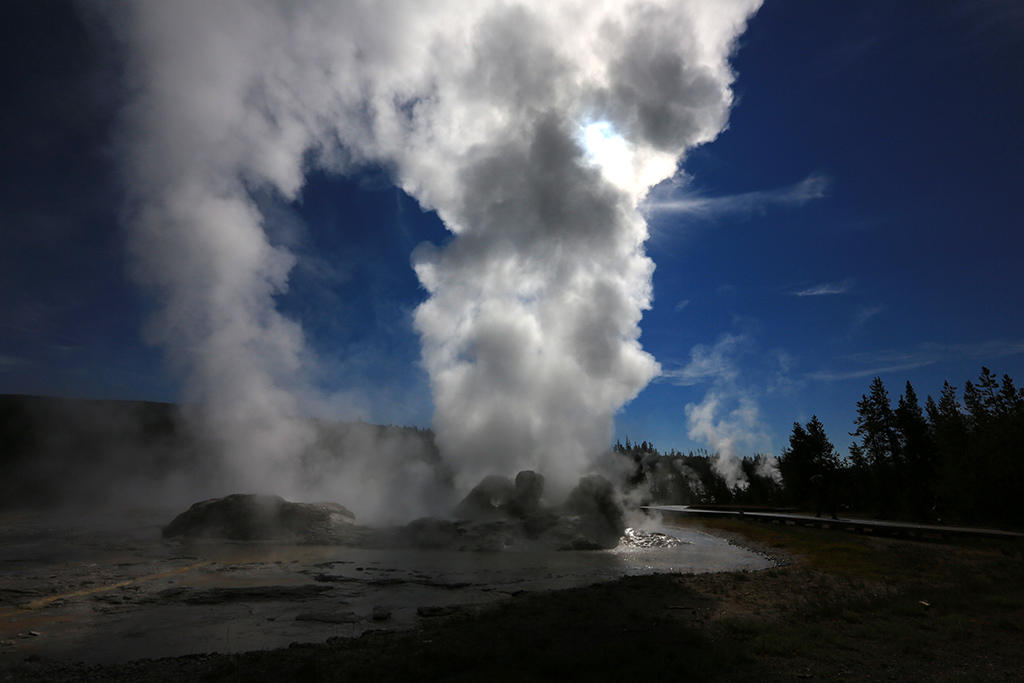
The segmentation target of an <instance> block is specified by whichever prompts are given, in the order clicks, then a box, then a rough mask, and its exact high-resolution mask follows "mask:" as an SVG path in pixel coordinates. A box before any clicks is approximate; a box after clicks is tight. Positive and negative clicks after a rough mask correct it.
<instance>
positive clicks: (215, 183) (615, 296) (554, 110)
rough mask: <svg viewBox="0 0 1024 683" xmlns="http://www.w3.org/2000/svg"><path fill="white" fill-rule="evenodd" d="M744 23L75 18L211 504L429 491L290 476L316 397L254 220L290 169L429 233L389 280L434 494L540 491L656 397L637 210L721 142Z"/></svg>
mask: <svg viewBox="0 0 1024 683" xmlns="http://www.w3.org/2000/svg"><path fill="white" fill-rule="evenodd" d="M758 4H759V0H687V1H685V2H684V1H681V0H638V1H630V2H599V3H595V2H591V1H589V0H566V1H562V2H553V1H552V0H520V1H518V2H507V1H505V0H480V1H477V2H472V3H467V2H464V1H463V0H432V1H430V2H424V1H422V0H415V1H412V0H390V1H382V2H373V3H361V2H345V1H338V0H299V1H290V2H276V1H274V0H256V1H254V0H216V1H214V0H180V1H177V2H143V1H126V2H103V1H99V2H96V3H94V4H93V5H90V7H91V6H96V7H98V8H100V10H101V11H102V12H103V13H104V14H105V16H106V17H108V18H109V20H110V24H111V26H113V28H114V30H115V31H116V32H117V34H118V36H119V38H120V44H122V45H123V46H124V48H125V49H126V51H127V54H126V68H125V75H126V81H127V82H126V102H127V104H126V106H125V109H124V112H123V115H122V119H121V121H122V125H121V129H120V130H121V132H120V135H119V137H118V150H119V154H120V159H121V162H122V167H123V178H124V185H125V190H126V206H125V212H124V216H125V222H126V224H127V226H128V228H129V232H130V242H131V252H132V254H133V258H134V271H135V274H136V276H137V279H138V280H139V281H140V282H141V283H142V284H143V285H144V286H146V287H147V288H148V289H149V291H150V292H151V294H152V295H153V296H154V298H155V299H156V301H157V302H158V305H159V310H158V312H157V313H156V315H155V316H154V318H153V320H152V323H151V325H150V327H149V329H148V334H149V336H150V338H151V339H152V340H153V341H154V342H156V343H158V344H161V345H162V346H164V347H165V348H166V349H167V352H168V356H169V358H170V360H171V362H172V364H173V365H174V366H175V367H177V368H178V369H179V370H180V371H181V372H182V373H183V374H184V376H185V377H186V384H185V386H186V391H187V395H186V397H185V398H186V399H187V400H188V401H189V403H190V404H192V405H196V406H201V410H197V411H196V412H195V414H194V415H193V420H194V421H195V422H196V424H198V425H199V426H200V427H201V428H202V429H203V430H204V432H205V433H206V434H207V437H208V440H209V442H210V444H211V445H212V446H214V447H215V448H216V449H217V450H218V451H220V452H221V453H223V455H224V458H225V461H226V463H227V464H228V466H229V467H228V469H229V471H230V473H231V476H230V478H229V479H230V481H228V482H225V484H224V486H226V487H229V489H230V490H266V489H268V488H273V490H274V491H276V492H278V493H281V494H283V495H286V496H290V497H302V498H305V499H310V498H327V499H332V500H334V499H336V500H350V499H354V498H356V497H360V498H365V496H366V492H367V490H368V489H369V488H371V487H376V489H377V492H378V497H386V496H395V495H397V494H398V493H401V494H402V495H403V496H408V497H410V498H412V499H415V500H420V501H423V505H422V507H421V509H419V510H414V511H410V512H412V513H413V514H415V513H420V514H423V513H426V512H429V509H428V508H429V507H430V503H429V501H431V500H432V496H431V494H430V486H431V485H432V484H431V483H430V481H429V479H422V480H420V479H417V477H415V476H411V475H410V476H379V477H378V476H372V477H366V476H364V477H356V476H337V477H333V478H330V479H321V480H320V481H318V482H317V483H316V485H315V486H314V487H313V488H314V489H315V491H313V492H311V491H310V490H309V489H310V487H309V486H308V485H307V483H306V481H304V478H303V476H302V475H301V474H299V473H297V463H298V462H299V461H300V460H301V458H302V457H303V456H304V455H306V454H308V453H309V452H310V451H315V450H316V449H317V448H318V447H319V446H318V443H317V438H316V433H315V430H313V429H310V428H309V425H308V424H307V423H305V422H303V421H301V420H300V419H298V418H299V417H300V416H301V415H303V414H304V413H307V412H309V411H310V410H313V409H316V408H317V407H319V410H318V412H319V413H320V414H323V413H324V412H325V411H327V410H328V409H327V408H326V407H325V406H330V405H331V404H332V397H331V396H330V395H324V393H323V392H322V391H321V390H319V389H318V388H317V387H319V386H321V384H320V383H319V382H318V381H317V379H316V378H317V376H318V370H317V363H316V360H315V358H314V357H313V354H312V353H310V351H309V350H308V347H307V343H306V339H305V333H304V331H303V328H302V326H301V321H299V320H293V319H290V318H288V317H286V316H285V315H283V314H282V313H281V312H280V310H279V309H278V307H277V305H276V297H278V296H279V295H281V294H283V293H285V292H287V290H288V286H289V272H290V270H291V269H292V268H293V266H294V265H295V263H296V259H297V256H296V255H295V254H294V253H292V252H291V251H290V250H289V249H288V248H287V247H286V246H285V245H284V244H283V243H281V242H280V241H276V240H275V239H273V238H272V235H273V234H275V233H274V227H275V226H274V225H273V224H272V221H273V219H272V217H271V215H270V214H268V213H266V212H265V211H263V210H261V208H260V207H261V206H264V205H265V203H266V202H273V201H278V202H284V203H287V202H292V201H295V200H296V199H297V198H298V197H299V193H300V191H301V188H302V186H303V182H304V177H305V174H306V173H307V172H308V171H309V170H310V169H312V168H318V169H326V170H328V171H333V172H337V173H344V174H358V173H359V172H360V170H361V169H364V168H368V167H372V168H382V169H386V171H387V172H388V173H389V174H390V177H391V179H392V181H393V182H394V183H395V184H396V185H397V186H398V187H400V188H401V189H403V190H404V191H405V192H407V193H408V194H410V195H411V196H413V197H415V198H416V199H417V200H418V201H419V202H420V204H421V206H422V207H423V208H424V209H426V210H432V211H436V212H437V215H438V216H440V218H441V219H442V220H443V221H444V223H445V225H446V226H447V228H448V229H449V230H450V231H451V233H452V234H453V239H452V240H451V241H450V242H449V243H448V244H447V245H445V246H444V247H443V248H437V247H435V246H432V245H423V246H421V247H420V248H419V249H417V250H416V252H415V253H414V254H413V258H412V261H413V267H414V268H415V271H416V274H417V275H418V277H419V279H420V282H421V283H422V285H423V287H424V288H425V290H426V292H427V294H428V298H427V299H426V301H424V302H423V304H422V305H421V306H420V307H419V308H418V309H417V310H416V313H415V322H414V324H415V328H416V330H417V331H418V332H419V334H420V336H421V339H422V345H423V350H422V358H423V364H424V366H425V368H426V369H427V371H428V372H429V374H430V381H431V387H432V392H433V400H434V406H435V410H436V414H435V421H434V426H435V430H436V433H437V442H438V444H439V446H440V448H441V450H442V453H443V455H444V458H445V459H446V461H447V462H448V463H449V465H450V466H451V467H452V469H453V470H454V472H455V478H456V483H457V484H458V485H459V486H460V487H461V488H462V490H467V489H469V488H470V487H471V486H472V485H473V484H475V483H476V482H478V481H479V480H480V479H481V477H482V476H484V475H486V474H489V473H499V474H501V475H503V476H511V475H513V474H514V473H516V472H518V471H521V470H527V469H529V470H536V471H539V472H541V473H543V474H544V476H545V477H547V478H548V482H549V488H551V489H552V490H553V491H557V492H559V493H560V494H562V495H565V494H567V493H568V492H569V490H570V489H571V487H572V486H573V485H574V484H575V483H576V481H577V480H578V478H579V476H580V475H581V474H583V473H585V472H586V471H587V469H588V468H589V467H590V464H591V459H592V458H593V457H594V456H595V455H596V454H598V453H600V452H601V451H603V450H605V449H606V448H607V446H608V444H609V441H610V436H611V433H612V419H613V416H614V414H615V412H616V411H617V410H618V409H619V408H620V407H621V406H622V405H623V404H624V403H626V402H627V401H629V400H631V399H632V398H633V397H635V396H636V395H637V393H638V392H639V391H640V390H642V389H643V387H644V386H645V385H646V384H647V383H648V382H649V381H650V380H651V379H652V378H653V377H654V376H655V375H657V374H658V372H659V366H658V363H657V362H656V361H655V359H654V358H653V357H651V356H650V355H649V354H648V353H646V352H645V351H644V350H643V349H642V348H641V346H640V343H639V335H640V327H639V323H640V319H641V315H642V313H643V311H644V310H645V309H646V308H648V307H649V305H650V302H651V296H652V293H651V274H652V272H653V269H654V265H653V263H652V262H651V260H650V259H649V258H648V257H647V256H646V255H645V253H644V242H645V240H646V239H647V236H648V235H647V226H646V224H645V222H644V220H643V218H642V216H641V215H640V213H639V212H638V210H637V205H638V203H639V202H640V201H641V200H642V198H643V197H644V195H645V194H646V192H647V190H648V189H649V188H650V187H651V186H652V185H654V184H656V183H658V182H660V181H661V180H663V179H665V178H667V177H669V176H671V175H672V174H674V173H675V171H676V164H677V162H678V160H679V159H680V158H681V156H682V155H683V154H684V153H685V152H686V151H687V150H688V149H690V148H692V147H693V146H694V145H698V144H701V143H703V142H707V141H709V140H712V139H713V138H715V137H716V136H717V135H718V133H719V132H720V131H721V130H722V129H723V127H724V126H725V124H726V119H727V114H728V111H729V107H730V104H731V102H732V96H731V92H730V84H731V82H732V73H731V71H730V68H729V64H728V58H729V55H730V52H731V50H732V48H733V44H734V41H735V38H736V37H737V35H739V33H740V32H741V31H742V29H743V27H744V24H745V22H746V20H747V18H748V17H749V16H750V14H751V13H752V12H753V11H754V10H755V9H756V7H757V6H758ZM595 122H597V123H598V124H600V126H599V127H598V128H594V127H593V125H592V124H593V123H595ZM588 126H589V127H588ZM581 131H584V133H583V134H581ZM595 136H596V137H595ZM588 140H589V142H588ZM257 199H259V200H260V201H261V202H263V203H264V204H259V203H258V202H257ZM363 457H365V458H367V459H372V458H373V449H372V448H369V449H367V451H366V453H365V454H364V456H363ZM367 468H369V469H370V470H372V467H370V466H367ZM367 468H356V470H354V471H360V472H362V471H364V470H365V469H367ZM356 513H357V514H359V513H360V510H358V509H357V510H356Z"/></svg>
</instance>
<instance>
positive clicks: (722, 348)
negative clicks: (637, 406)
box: [657, 334, 746, 387]
mask: <svg viewBox="0 0 1024 683" xmlns="http://www.w3.org/2000/svg"><path fill="white" fill-rule="evenodd" d="M745 342H746V337H745V336H743V335H737V334H725V335H722V337H721V338H720V339H719V340H718V341H717V342H716V343H715V345H714V346H707V345H705V344H698V345H697V346H694V347H693V349H692V350H691V351H690V362H689V363H687V364H686V365H685V366H683V367H681V368H675V369H671V368H667V367H666V366H667V365H670V364H669V363H662V371H661V375H659V376H658V378H657V381H660V382H668V383H670V384H677V385H679V386H684V387H688V386H693V385H694V384H700V383H701V382H704V381H708V380H715V381H732V380H734V379H736V377H737V376H738V375H739V370H738V369H737V367H736V363H735V361H734V356H735V355H736V353H737V352H738V351H739V349H740V347H741V346H742V345H743V344H744V343H745Z"/></svg>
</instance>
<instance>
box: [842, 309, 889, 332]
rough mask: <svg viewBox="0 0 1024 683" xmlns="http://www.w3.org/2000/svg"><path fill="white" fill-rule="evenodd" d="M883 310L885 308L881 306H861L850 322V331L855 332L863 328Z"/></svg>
mask: <svg viewBox="0 0 1024 683" xmlns="http://www.w3.org/2000/svg"><path fill="white" fill-rule="evenodd" d="M884 310H885V306H882V305H877V306H861V308H860V310H858V311H857V313H856V315H854V316H853V320H852V321H851V322H850V331H851V332H856V331H857V330H859V329H860V328H862V327H864V325H866V324H867V322H868V321H869V320H871V319H872V318H874V317H875V316H876V315H878V314H879V313H881V312H882V311H884Z"/></svg>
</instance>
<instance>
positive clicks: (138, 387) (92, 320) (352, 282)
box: [0, 0, 1024, 454]
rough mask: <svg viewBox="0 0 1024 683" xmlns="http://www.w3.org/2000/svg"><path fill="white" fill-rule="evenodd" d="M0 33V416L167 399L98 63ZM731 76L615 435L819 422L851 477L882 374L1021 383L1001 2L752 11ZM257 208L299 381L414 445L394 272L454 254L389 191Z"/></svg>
mask: <svg viewBox="0 0 1024 683" xmlns="http://www.w3.org/2000/svg"><path fill="white" fill-rule="evenodd" d="M0 13H2V15H4V16H2V17H0V18H2V19H3V21H0V25H2V26H3V27H4V28H3V29H0V30H2V31H3V32H4V39H3V40H2V41H0V45H2V46H3V47H0V88H2V90H3V91H4V92H5V93H7V96H6V97H4V104H2V105H0V149H2V150H4V151H3V153H2V156H0V188H2V189H0V391H2V392H18V393H33V394H54V395H67V396H79V397H100V398H129V399H153V400H176V399H178V398H179V397H180V396H181V383H180V378H178V377H177V376H176V375H175V374H174V373H173V372H172V371H170V370H169V369H168V367H167V365H166V363H165V361H164V358H163V355H162V353H161V351H160V349H158V348H154V347H153V346H151V345H149V344H147V342H146V339H147V324H148V323H147V321H148V320H149V319H150V314H151V311H152V309H153V307H154V302H153V301H152V300H151V298H150V295H148V294H146V293H145V292H143V291H142V290H140V289H139V288H137V287H136V286H135V285H134V284H133V283H132V280H131V278H130V277H129V275H128V269H129V265H128V263H129V259H128V253H127V247H126V246H125V239H124V234H123V229H122V228H121V227H120V223H119V211H120V200H121V191H120V190H119V189H118V188H119V185H118V181H117V173H116V169H115V164H114V162H113V160H112V159H111V154H110V150H111V144H112V143H111V140H112V136H114V135H115V127H114V122H115V115H116V112H117V110H118V106H119V104H120V102H121V98H122V97H123V95H122V94H121V91H120V90H119V88H118V84H117V82H116V73H117V71H116V64H115V63H114V60H113V59H112V58H111V56H110V55H111V54H112V53H111V50H112V47H111V45H110V44H109V43H107V42H105V39H104V38H103V35H104V34H103V33H102V32H101V31H98V30H97V29H96V27H95V26H94V25H92V24H91V23H90V22H89V21H88V20H86V21H85V22H84V23H83V21H82V20H81V19H80V17H79V15H77V14H76V13H75V11H74V9H73V6H72V5H68V4H64V3H58V2H46V3H8V4H7V5H6V6H5V7H4V8H3V9H2V10H0ZM732 65H733V68H734V69H735V71H736V74H737V80H736V82H735V84H734V86H733V88H734V92H735V95H736V101H735V105H734V107H733V109H732V112H731V115H730V118H729V125H728V128H727V130H725V131H724V132H723V133H721V135H719V137H718V138H717V139H716V140H715V141H714V142H711V143H709V144H706V145H703V146H701V147H699V148H697V149H695V150H693V151H691V152H690V153H689V154H688V156H687V158H686V159H685V160H684V162H683V163H682V166H681V174H680V176H679V177H677V179H676V181H675V182H671V183H666V184H663V185H662V186H660V187H658V188H656V189H655V191H654V192H652V194H651V195H650V197H649V198H648V200H647V202H646V204H645V213H646V215H647V218H648V223H649V228H650V232H651V237H650V240H649V241H648V243H647V253H648V255H649V256H650V257H651V258H652V259H653V261H654V262H655V264H656V270H655V273H654V279H653V288H654V301H653V306H652V308H651V309H650V310H649V311H647V312H646V313H645V315H644V317H643V320H642V323H641V328H642V335H641V337H640V342H641V343H642V345H643V347H644V349H645V350H647V351H648V352H649V353H651V354H653V356H654V357H655V358H656V359H657V360H658V361H659V362H660V363H661V365H662V370H663V374H662V376H661V377H659V378H657V379H655V380H654V381H653V382H652V383H651V384H650V385H648V387H647V388H646V389H645V390H643V392H642V393H641V394H640V395H639V396H638V397H637V398H636V399H635V400H633V401H632V402H631V403H629V404H628V405H627V406H626V407H625V408H624V409H623V410H622V411H621V412H620V414H619V415H618V416H617V419H616V433H617V436H618V437H620V438H626V437H627V436H628V437H629V438H630V439H633V440H641V439H644V440H648V441H652V442H653V443H655V445H657V446H658V447H659V448H661V449H663V450H668V449H670V448H676V449H678V450H684V451H685V450H689V449H691V448H704V447H710V445H709V441H708V440H707V436H706V435H701V434H700V433H694V429H693V419H692V418H693V416H694V415H695V414H697V413H698V412H699V410H700V408H701V407H702V406H703V407H705V408H712V407H713V412H714V418H715V422H716V423H717V424H718V426H719V427H720V428H721V429H722V430H725V431H729V432H730V433H731V434H732V435H734V436H736V438H737V439H738V443H739V444H740V448H741V450H744V451H745V452H751V453H752V452H754V451H755V450H756V451H762V452H771V453H776V454H777V453H778V452H779V451H780V449H781V448H782V447H783V446H784V445H785V444H786V442H787V439H788V434H789V432H790V429H791V427H792V424H793V422H794V421H801V422H806V421H807V420H809V419H810V417H811V415H812V414H817V415H818V416H819V417H820V418H821V419H822V421H823V422H824V424H825V427H826V430H827V432H828V434H829V435H830V436H831V438H832V440H833V441H834V442H835V443H836V444H837V445H840V446H841V447H842V450H843V451H844V452H845V446H846V445H848V444H849V442H850V438H849V437H848V436H847V433H848V432H849V431H852V429H853V419H854V417H855V403H856V401H857V400H858V399H859V397H860V396H861V394H863V393H865V392H866V391H867V387H868V384H869V383H870V381H871V379H872V378H873V377H874V376H876V375H877V376H880V377H881V378H882V379H883V380H884V381H885V383H886V386H887V387H888V388H889V391H890V394H891V395H892V396H893V399H894V400H895V398H896V397H897V396H898V395H899V394H900V393H901V392H902V388H903V385H904V384H905V382H906V381H908V380H909V381H911V382H912V383H913V385H914V387H915V389H916V390H917V392H918V394H919V395H920V396H921V397H922V400H923V398H924V396H925V395H928V394H932V395H937V394H938V392H939V391H940V390H941V387H942V382H943V381H944V380H948V381H950V383H952V384H954V385H956V386H958V387H961V388H962V386H963V383H964V381H966V380H968V379H975V378H976V377H977V376H978V374H979V371H980V368H981V366H982V365H986V366H988V367H990V368H991V369H992V370H993V371H995V372H996V373H999V374H1003V373H1006V374H1009V375H1010V376H1011V377H1014V378H1015V379H1017V381H1018V383H1020V382H1022V381H1024V316H1022V315H1021V304H1020V302H1021V301H1022V299H1024V276H1022V274H1021V264H1022V263H1024V237H1022V229H1024V191H1021V188H1022V187H1024V132H1022V125H1021V124H1022V122H1024V9H1022V8H1021V5H1020V3H1017V2H998V1H995V0H993V1H990V2H951V1H943V2H891V1H877V2H872V1H864V2H816V1H806V2H798V1H778V2H772V1H771V0H768V1H767V2H766V3H765V5H764V6H763V7H762V8H761V9H760V10H759V11H758V13H757V14H756V15H755V16H754V17H753V18H752V19H751V20H750V22H749V25H748V27H747V30H746V32H745V33H744V34H743V35H742V36H741V38H740V40H739V48H738V50H737V52H736V53H735V55H734V57H733V59H732ZM257 201H258V202H259V198H258V197H257ZM264 204H265V205H266V207H267V209H266V211H267V212H268V215H269V214H270V213H272V214H273V215H274V216H275V217H276V219H275V223H274V224H275V226H276V227H275V228H274V231H273V234H272V235H271V237H272V239H273V241H274V242H275V244H279V245H284V246H286V247H287V248H289V249H290V250H291V251H293V253H295V254H296V255H297V256H298V265H297V266H296V267H295V269H294V270H293V271H292V273H291V276H290V281H289V289H288V292H287V294H283V295H280V296H278V298H277V302H278V308H279V310H281V311H282V312H283V313H285V314H286V315H288V316H290V317H292V318H295V319H298V320H300V321H301V322H302V324H303V327H304V329H305V331H306V335H307V339H308V341H309V346H310V348H311V349H312V351H313V352H314V353H315V354H316V355H317V356H318V358H319V360H320V364H319V367H320V368H321V375H320V376H319V377H318V378H317V380H316V381H317V382H318V383H320V384H321V385H323V387H324V388H325V389H327V390H344V391H347V392H350V393H351V394H352V395H353V396H355V397H356V398H355V399H354V401H355V403H357V404H358V405H359V406H360V411H361V413H362V414H363V416H364V417H366V418H367V419H370V420H373V421H379V422H393V423H405V424H418V425H424V426H425V425H429V424H430V421H431V416H432V413H433V409H432V404H431V395H430V387H429V380H428V376H427V373H426V371H425V370H424V369H423V368H422V367H421V365H420V362H419V357H420V349H419V340H418V337H417V335H416V332H415V331H414V328H413V323H412V315H413V311H414V310H415V309H416V307H417V306H418V305H419V304H420V303H421V302H422V301H423V300H424V299H425V297H426V293H425V292H424V290H423V289H422V288H421V287H420V285H419V282H418V280H417V277H416V274H415V273H414V272H413V270H412V267H411V265H410V257H411V254H412V252H413V249H414V248H415V247H416V246H417V245H418V244H420V243H422V242H433V243H435V244H444V243H446V242H447V241H448V240H449V236H448V234H447V233H446V231H445V229H444V226H443V225H442V223H441V221H440V220H439V219H438V218H437V216H436V215H434V214H433V213H425V212H423V211H421V210H420V208H419V205H418V204H417V202H416V201H415V200H414V199H412V198H410V197H409V196H407V195H406V194H404V193H403V192H402V191H400V190H398V189H395V188H394V187H392V186H391V185H390V183H389V182H388V179H387V177H386V175H385V174H384V173H383V172H380V171H365V172H362V173H359V174H351V175H349V176H348V177H344V178H342V177H338V176H332V175H329V174H327V173H324V172H316V173H314V174H312V175H311V176H310V177H308V178H307V179H306V184H305V186H304V188H303V190H302V191H301V195H300V197H299V199H298V200H297V201H295V202H293V203H291V204H287V205H282V204H280V203H279V202H274V201H272V200H270V199H267V200H266V201H265V202H264ZM712 403H713V404H714V405H713V406H712ZM688 406H689V408H688Z"/></svg>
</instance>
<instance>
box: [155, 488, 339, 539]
mask: <svg viewBox="0 0 1024 683" xmlns="http://www.w3.org/2000/svg"><path fill="white" fill-rule="evenodd" d="M354 523H355V516H354V515H353V514H352V513H351V512H350V511H349V510H347V509H346V508H344V507H342V506H341V505H338V504H337V503H290V502H288V501H286V500H285V499H284V498H281V497H280V496H267V495H257V494H243V493H235V494H232V495H230V496H225V497H224V498H212V499H210V500H204V501H201V502H199V503H195V504H194V505H193V506H192V507H190V508H189V509H188V510H186V511H185V512H183V513H181V514H180V515H178V516H177V517H175V518H174V520H173V521H172V522H171V523H170V524H168V525H167V526H165V527H164V528H163V535H164V538H209V539H226V540H235V541H284V542H293V543H325V544H332V543H347V542H350V541H352V535H353V531H354V530H355V527H354Z"/></svg>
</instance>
